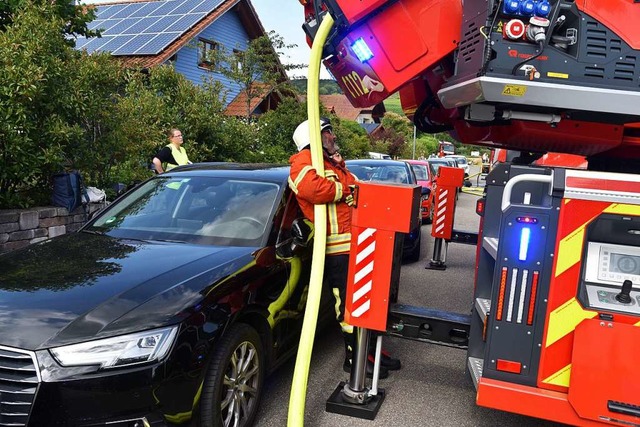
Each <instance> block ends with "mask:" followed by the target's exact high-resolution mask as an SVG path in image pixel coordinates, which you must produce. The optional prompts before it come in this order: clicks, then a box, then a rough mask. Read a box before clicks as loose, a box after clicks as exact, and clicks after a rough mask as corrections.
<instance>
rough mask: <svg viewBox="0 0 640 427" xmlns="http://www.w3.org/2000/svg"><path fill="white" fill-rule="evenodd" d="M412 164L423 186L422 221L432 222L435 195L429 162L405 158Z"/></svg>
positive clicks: (419, 182)
mask: <svg viewBox="0 0 640 427" xmlns="http://www.w3.org/2000/svg"><path fill="white" fill-rule="evenodd" d="M404 161H405V162H407V163H409V165H411V169H413V173H414V174H415V175H416V179H417V180H418V184H420V185H421V186H422V201H421V203H420V212H421V213H422V222H423V223H427V224H431V222H432V221H433V203H432V199H433V196H432V195H431V188H432V176H431V169H430V168H429V163H428V162H427V161H426V160H404Z"/></svg>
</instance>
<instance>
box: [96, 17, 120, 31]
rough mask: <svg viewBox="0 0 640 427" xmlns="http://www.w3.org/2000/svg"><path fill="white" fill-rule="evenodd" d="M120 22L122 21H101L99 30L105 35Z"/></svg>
mask: <svg viewBox="0 0 640 427" xmlns="http://www.w3.org/2000/svg"><path fill="white" fill-rule="evenodd" d="M121 22H122V19H105V20H104V21H102V24H101V25H100V27H99V28H100V29H101V30H102V32H103V34H104V33H107V32H108V31H109V30H111V28H113V27H114V26H116V25H118V24H119V23H121Z"/></svg>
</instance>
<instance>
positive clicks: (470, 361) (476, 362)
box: [467, 357, 484, 390]
mask: <svg viewBox="0 0 640 427" xmlns="http://www.w3.org/2000/svg"><path fill="white" fill-rule="evenodd" d="M483 364H484V359H480V358H477V357H469V358H467V366H468V367H469V373H470V374H471V379H472V380H473V385H474V386H475V388H476V390H478V381H480V378H482V365H483Z"/></svg>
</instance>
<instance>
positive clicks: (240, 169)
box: [163, 162, 289, 182]
mask: <svg viewBox="0 0 640 427" xmlns="http://www.w3.org/2000/svg"><path fill="white" fill-rule="evenodd" d="M166 174H167V175H176V176H181V175H185V176H186V175H189V176H224V177H229V178H245V179H262V180H265V179H266V180H269V181H276V182H281V181H285V182H286V181H287V179H288V178H289V166H287V165H276V164H269V163H227V162H209V163H193V164H191V165H184V166H178V167H177V168H174V169H171V170H170V171H169V172H166ZM163 175H164V174H163Z"/></svg>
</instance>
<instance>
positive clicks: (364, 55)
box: [351, 37, 373, 62]
mask: <svg viewBox="0 0 640 427" xmlns="http://www.w3.org/2000/svg"><path fill="white" fill-rule="evenodd" d="M351 49H352V50H353V52H354V53H355V54H356V56H357V57H358V59H359V60H360V62H366V61H368V60H370V59H371V58H373V52H371V49H369V46H367V43H365V41H364V39H363V38H362V37H360V38H359V39H358V40H356V41H355V42H354V43H353V44H352V45H351Z"/></svg>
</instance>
